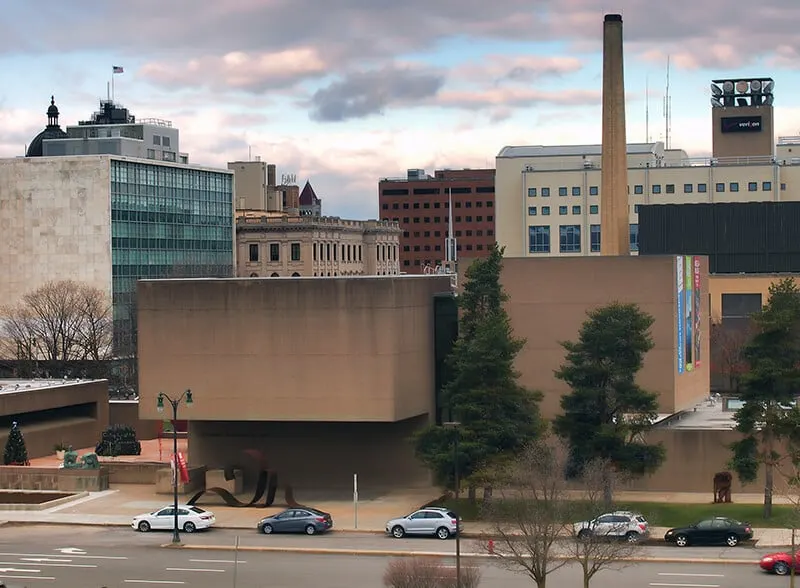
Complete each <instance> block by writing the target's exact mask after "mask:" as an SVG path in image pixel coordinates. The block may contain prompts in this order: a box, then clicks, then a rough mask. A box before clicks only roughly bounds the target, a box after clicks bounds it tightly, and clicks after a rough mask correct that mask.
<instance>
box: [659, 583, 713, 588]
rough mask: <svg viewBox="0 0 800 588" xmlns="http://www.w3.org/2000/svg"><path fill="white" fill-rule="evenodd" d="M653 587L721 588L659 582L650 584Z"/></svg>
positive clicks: (706, 585) (709, 585) (710, 585)
mask: <svg viewBox="0 0 800 588" xmlns="http://www.w3.org/2000/svg"><path fill="white" fill-rule="evenodd" d="M650 585H651V586H663V587H666V586H670V587H672V588H719V584H660V583H657V582H650Z"/></svg>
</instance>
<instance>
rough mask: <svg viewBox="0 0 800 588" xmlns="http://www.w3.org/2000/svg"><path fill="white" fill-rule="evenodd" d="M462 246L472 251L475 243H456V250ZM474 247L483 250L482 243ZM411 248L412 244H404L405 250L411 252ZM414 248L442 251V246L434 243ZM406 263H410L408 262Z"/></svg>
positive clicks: (415, 249) (416, 249)
mask: <svg viewBox="0 0 800 588" xmlns="http://www.w3.org/2000/svg"><path fill="white" fill-rule="evenodd" d="M462 247H463V248H464V249H466V250H467V251H472V249H473V245H472V244H471V243H467V245H465V246H462V245H456V250H458V251H461V249H462ZM474 247H475V250H476V251H483V244H482V243H478V244H477V245H475V246H474ZM411 249H412V247H411V246H410V245H404V246H403V251H405V252H410V251H411ZM413 249H414V251H431V250H433V251H441V250H442V246H441V245H434V246H433V248H431V246H430V245H414V247H413ZM406 265H408V264H406Z"/></svg>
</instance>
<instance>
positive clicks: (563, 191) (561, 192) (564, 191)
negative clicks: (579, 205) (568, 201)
mask: <svg viewBox="0 0 800 588" xmlns="http://www.w3.org/2000/svg"><path fill="white" fill-rule="evenodd" d="M558 195H559V196H566V195H567V187H566V186H561V187H560V188H559V189H558Z"/></svg>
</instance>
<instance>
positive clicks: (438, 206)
mask: <svg viewBox="0 0 800 588" xmlns="http://www.w3.org/2000/svg"><path fill="white" fill-rule="evenodd" d="M433 207H434V208H441V207H442V203H441V202H434V203H433Z"/></svg>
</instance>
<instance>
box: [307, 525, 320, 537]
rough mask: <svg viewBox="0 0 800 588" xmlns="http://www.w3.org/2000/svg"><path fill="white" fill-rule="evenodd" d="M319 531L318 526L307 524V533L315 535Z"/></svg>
mask: <svg viewBox="0 0 800 588" xmlns="http://www.w3.org/2000/svg"><path fill="white" fill-rule="evenodd" d="M316 532H317V528H316V527H315V526H314V525H307V526H306V535H314V534H315V533H316Z"/></svg>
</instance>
